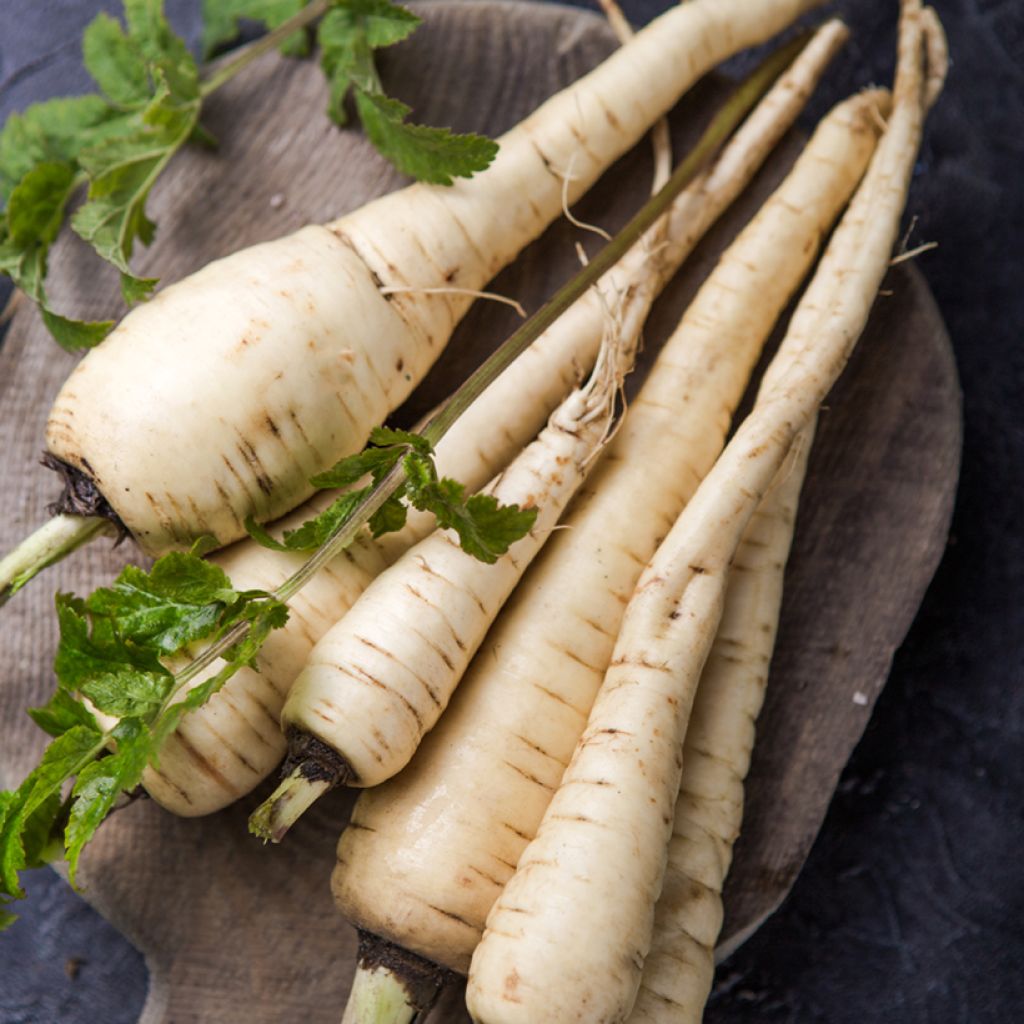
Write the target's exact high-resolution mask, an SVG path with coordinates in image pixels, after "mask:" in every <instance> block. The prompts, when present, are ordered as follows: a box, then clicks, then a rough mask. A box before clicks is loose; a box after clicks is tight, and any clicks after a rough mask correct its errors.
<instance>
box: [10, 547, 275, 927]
mask: <svg viewBox="0 0 1024 1024" xmlns="http://www.w3.org/2000/svg"><path fill="white" fill-rule="evenodd" d="M198 546H199V545H197V548H198ZM57 615H58V621H59V624H60V633H61V636H60V643H59V646H58V649H57V657H56V661H55V669H56V673H57V680H58V690H57V692H56V693H55V694H54V696H53V697H52V698H51V700H50V701H49V702H48V703H47V704H46V705H44V706H43V707H41V708H35V709H33V710H32V711H30V714H31V716H32V718H33V719H34V720H35V721H36V722H37V724H38V725H39V726H40V727H41V728H42V729H44V730H45V731H47V732H49V733H51V734H53V735H55V736H56V737H57V738H56V739H55V740H54V741H53V742H52V743H51V744H50V746H49V747H48V748H47V750H46V752H45V754H44V755H43V759H42V761H41V763H40V764H39V766H38V767H37V768H36V769H35V770H34V771H33V772H32V773H31V774H30V775H29V776H28V778H26V780H25V781H24V782H23V783H22V785H21V786H20V787H19V789H18V790H17V791H15V792H4V793H0V928H3V927H6V926H7V925H8V924H10V922H11V921H12V920H13V915H12V914H10V912H9V911H7V910H6V909H4V907H5V906H6V905H7V904H9V903H10V901H11V900H12V899H17V898H21V897H22V896H23V895H24V892H23V890H22V888H21V885H20V882H19V877H18V876H19V873H20V872H21V871H22V870H24V869H25V868H28V867H33V866H37V865H39V864H42V863H44V862H45V861H48V860H49V859H51V858H52V857H53V856H54V855H55V851H56V850H57V849H58V847H55V845H54V840H55V838H56V837H57V836H58V835H59V834H60V833H61V832H62V831H63V835H64V843H65V846H66V852H67V858H68V862H69V864H70V870H71V877H72V881H73V880H74V877H75V872H76V870H77V865H78V859H79V856H80V854H81V852H82V849H83V848H84V846H85V844H86V843H87V842H88V841H89V840H90V838H91V837H92V836H93V835H94V834H95V831H96V829H97V828H98V827H99V825H100V823H101V822H102V821H103V819H104V818H105V817H106V815H107V814H109V813H110V810H111V808H112V807H113V806H114V804H115V801H116V800H117V797H118V794H119V793H121V792H124V791H130V790H132V789H134V788H135V787H136V786H137V785H138V784H139V782H140V781H141V779H142V776H143V772H144V771H145V768H146V765H147V763H150V762H154V763H155V761H156V758H157V756H158V754H159V747H160V744H161V743H162V742H163V740H164V739H166V737H167V736H168V735H169V733H170V732H171V731H173V729H174V728H175V726H176V725H177V724H178V723H179V722H180V720H181V717H182V715H184V714H185V713H186V712H187V711H189V710H191V709H193V708H196V707H198V706H200V704H202V703H204V702H205V700H206V699H208V698H209V696H210V695H211V694H212V693H214V692H215V691H216V690H217V689H219V687H220V686H222V685H223V684H224V682H225V681H226V680H227V679H229V678H230V677H231V675H232V674H233V673H235V672H237V671H238V669H239V668H240V667H241V666H242V665H246V664H250V663H252V661H253V659H254V658H255V656H256V654H257V653H258V651H259V649H260V646H261V645H262V644H263V643H264V641H265V640H266V638H267V636H269V635H270V633H271V632H272V631H273V630H274V629H278V628H279V627H281V626H282V625H284V623H285V622H286V621H287V618H288V611H287V608H286V606H285V605H284V604H282V603H281V602H280V601H278V600H277V599H276V598H274V597H273V596H272V595H269V594H267V593H265V592H264V591H260V590H247V591H242V592H239V591H237V590H235V589H234V587H233V586H232V585H231V581H230V580H229V579H228V577H227V576H226V575H225V574H224V573H223V571H222V570H220V569H219V568H217V567H216V566H213V565H209V564H207V563H205V562H203V561H202V560H201V559H200V558H199V557H198V556H197V555H196V554H194V553H191V552H190V553H188V554H183V553H180V552H176V553H174V554H171V555H167V556H165V557H164V558H161V559H160V560H158V561H157V562H156V563H155V565H154V566H153V568H152V570H151V571H150V572H148V573H147V572H144V571H143V570H141V569H138V568H136V567H134V566H130V567H128V568H127V569H125V570H124V571H122V572H121V574H120V575H119V576H118V577H117V579H116V580H115V581H114V583H113V584H112V585H111V586H110V587H104V588H101V589H100V590H98V591H96V592H95V593H93V594H92V595H90V596H89V597H88V598H86V599H85V600H83V599H81V598H78V597H74V596H72V595H70V594H60V595H58V598H57ZM239 623H245V624H247V625H248V627H249V629H248V633H247V635H245V636H244V637H243V638H242V639H241V640H240V641H239V642H238V643H236V644H235V645H234V646H233V647H231V648H229V649H228V650H227V652H226V653H225V655H224V658H225V664H224V666H223V668H222V669H221V670H220V671H219V672H218V673H217V674H216V675H214V676H212V677H211V678H209V679H204V680H202V681H201V682H200V683H199V685H198V686H195V687H194V688H193V689H192V690H191V691H189V692H187V693H184V694H181V693H178V692H177V691H178V688H180V687H183V686H184V683H183V681H181V680H179V678H176V677H175V676H173V675H172V674H171V673H170V672H169V671H168V669H167V668H166V667H165V666H164V664H163V663H162V661H161V657H167V656H172V655H175V654H178V653H180V652H181V650H182V649H183V648H184V647H186V646H187V645H188V644H190V643H192V642H194V641H196V640H197V639H200V638H201V637H204V636H208V635H211V634H215V635H216V636H217V637H218V638H220V637H223V636H224V635H225V633H226V631H227V630H229V629H231V628H232V627H233V626H235V625H237V624H239ZM76 694H81V696H82V697H83V698H86V699H88V700H89V701H90V702H91V703H92V704H93V705H94V706H95V707H96V708H97V709H99V710H100V711H103V712H105V713H107V714H111V715H114V716H116V717H118V718H119V719H120V720H119V721H118V722H117V724H116V725H114V726H113V727H112V728H111V729H109V730H107V731H103V730H102V729H101V728H100V726H99V725H98V723H97V721H96V719H95V717H94V716H93V714H92V712H91V711H90V710H89V709H88V708H87V707H86V706H85V705H84V703H83V702H82V700H80V699H79V698H78V696H76ZM179 698H180V699H179ZM111 748H112V750H111ZM71 779H74V780H75V781H74V784H73V786H72V788H71V792H70V794H69V795H68V797H67V799H63V800H62V799H61V797H62V794H63V792H64V789H65V786H66V783H67V782H68V781H69V780H71Z"/></svg>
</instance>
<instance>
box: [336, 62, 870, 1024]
mask: <svg viewBox="0 0 1024 1024" xmlns="http://www.w3.org/2000/svg"><path fill="white" fill-rule="evenodd" d="M804 73H805V74H806V73H807V67H806V66H804ZM812 77H813V76H812ZM783 88H785V87H783ZM788 88H792V84H791V83H790V84H789V86H788ZM880 98H881V97H880V94H872V95H869V96H862V97H857V98H855V99H853V100H850V101H847V102H846V103H844V104H841V105H840V106H839V107H838V108H837V109H836V110H835V111H833V112H832V113H831V114H830V115H829V116H828V117H827V118H826V119H825V120H824V121H823V122H822V124H821V125H820V126H819V127H818V129H817V131H816V132H815V133H814V136H813V137H812V139H811V141H810V143H809V144H808V146H807V148H806V150H805V152H804V153H803V154H802V155H801V157H800V158H799V159H798V161H797V163H796V165H795V166H794V168H793V169H792V171H791V172H790V174H789V175H788V176H787V178H786V180H785V181H784V182H783V183H782V184H781V185H780V186H779V188H778V189H777V191H776V192H775V194H774V195H773V196H772V197H771V198H770V199H769V200H768V202H767V203H766V204H765V206H764V207H763V208H762V210H761V211H760V212H759V213H758V215H757V216H756V217H755V218H754V219H753V220H752V221H751V223H750V224H749V225H748V226H747V228H745V229H744V231H743V232H742V233H741V234H740V235H739V236H738V237H737V239H736V241H735V242H734V243H733V244H732V246H731V247H730V248H729V250H728V251H727V252H726V253H725V254H724V255H723V257H722V259H721V261H720V262H719V264H718V266H717V267H716V268H715V270H714V271H713V273H712V275H711V276H710V278H709V279H708V281H707V282H706V283H705V285H704V286H703V287H702V288H701V290H700V292H699V293H698V295H697V297H696V298H695V299H694V301H693V303H692V304H691V306H690V308H689V309H688V310H687V313H686V315H685V317H684V319H683V322H682V324H681V326H680V328H679V330H678V331H677V332H676V333H675V334H674V336H673V337H672V339H670V341H669V342H668V343H667V345H666V347H665V348H664V350H663V351H662V353H661V354H660V356H659V358H658V360H657V362H656V365H655V367H654V369H653V370H652V371H651V375H650V377H649V379H648V381H647V382H646V384H645V385H644V388H643V389H642V390H641V393H640V395H639V396H638V397H637V399H636V400H635V401H634V402H633V404H632V407H631V409H630V411H629V414H628V416H627V418H626V421H625V424H624V426H623V428H622V429H621V430H620V432H619V434H618V435H617V436H616V438H615V439H614V441H613V442H612V444H611V445H610V446H609V448H608V450H607V451H606V452H605V455H604V457H603V459H602V462H601V464H600V465H599V467H598V469H597V470H596V471H595V473H594V474H593V477H592V479H591V481H590V482H588V485H587V488H586V493H585V500H582V501H581V500H580V499H579V498H578V499H577V501H576V503H575V504H574V507H573V508H572V509H571V510H570V514H569V516H568V517H567V524H568V525H569V527H570V529H567V530H563V531H560V532H559V534H558V536H557V537H555V538H553V539H552V541H551V542H550V543H549V545H548V546H547V548H546V549H545V552H544V553H543V554H542V555H541V557H540V559H539V560H538V563H537V565H535V566H534V567H533V569H532V570H531V572H530V573H529V574H528V575H527V578H526V579H524V581H523V583H522V584H521V586H520V588H519V589H518V590H517V592H516V594H515V595H513V597H512V599H511V601H510V602H509V604H508V605H507V606H506V608H505V610H504V612H503V614H502V617H501V619H500V620H499V621H498V623H497V624H496V626H495V628H494V629H493V630H492V632H491V634H490V635H489V637H488V639H487V641H486V643H485V646H484V648H483V649H482V650H481V652H480V654H479V655H478V656H477V658H476V659H475V661H474V662H473V664H472V666H471V667H470V670H469V672H468V674H467V677H466V679H465V680H464V682H463V685H462V688H461V689H460V692H459V693H458V694H457V695H456V697H455V700H454V701H453V703H452V706H451V707H450V708H449V710H448V712H447V714H446V715H445V717H444V719H443V720H442V721H441V723H440V724H439V726H438V728H437V729H436V730H435V731H434V732H433V733H432V734H431V735H430V736H428V737H427V739H426V741H425V743H424V746H423V748H422V749H421V750H420V752H419V754H418V755H417V757H416V760H415V761H414V763H413V764H412V765H411V766H410V769H409V770H408V771H406V772H404V773H403V774H402V775H400V776H398V777H397V778H396V779H394V780H392V782H390V783H388V784H387V785H386V786H382V787H379V788H377V789H375V790H370V791H368V792H367V793H365V794H363V796H362V797H361V798H360V800H359V802H358V803H357V805H356V808H355V811H354V813H353V817H352V822H351V824H350V826H349V828H348V829H347V830H346V832H345V833H344V834H343V835H342V838H341V841H340V842H339V846H338V864H337V866H336V868H335V872H334V876H333V878H332V888H333V890H334V895H335V900H336V902H337V904H338V906H339V907H340V908H341V910H342V911H343V912H344V913H345V914H346V915H347V916H348V917H349V918H350V919H351V920H352V921H353V922H354V923H355V924H357V925H358V926H359V927H360V928H362V929H365V930H367V931H369V932H372V933H374V934H376V935H378V936H381V937H383V938H385V939H388V940H390V941H392V942H394V943H395V944H397V945H399V946H404V947H406V948H407V949H409V950H411V951H412V952H414V953H416V954H418V955H420V956H423V957H426V958H428V959H430V960H434V961H436V962H437V963H440V964H443V965H445V966H447V967H450V968H452V969H453V970H456V971H460V972H463V973H464V972H465V971H466V969H467V968H468V965H469V958H470V955H471V953H472V951H473V948H474V947H475V945H476V943H477V942H478V940H479V937H480V934H481V931H482V929H483V923H484V919H485V917H486V915H487V912H488V910H489V908H490V907H491V905H492V903H493V901H494V900H495V898H496V897H497V895H498V893H499V892H500V891H501V888H502V886H503V885H504V884H505V882H506V881H507V879H508V878H509V877H510V875H511V873H512V871H513V870H514V868H515V864H516V861H517V859H518V858H519V855H520V853H521V852H522V850H523V848H524V847H525V845H526V843H527V842H528V841H529V840H530V838H531V837H532V836H533V834H534V832H535V831H536V828H537V825H538V824H539V822H540V819H541V817H542V815H543V813H544V809H545V807H546V806H547V803H548V801H549V799H550V797H551V793H552V792H553V790H554V788H555V786H556V785H557V783H558V781H559V779H560V778H561V774H562V771H563V770H564V767H565V764H566V763H567V762H568V760H569V757H570V755H571V753H572V749H573V747H574V746H575V743H576V740H577V738H578V736H579V734H580V732H581V731H582V729H583V726H584V724H585V721H586V715H587V712H588V711H589V708H590V704H591V702H592V701H593V697H594V694H595V693H596V691H597V688H598V686H599V685H600V681H601V678H602V676H603V674H604V670H605V667H606V665H607V662H608V660H609V658H610V656H611V648H612V644H613V643H614V638H615V635H616V633H617V631H618V627H619V623H620V621H621V616H622V612H623V609H624V605H625V602H626V601H627V600H628V596H629V594H630V592H631V591H632V588H633V586H634V584H635V581H636V579H637V577H638V576H639V574H640V571H641V568H642V566H643V564H644V561H645V560H646V559H648V558H650V555H651V554H652V553H653V551H654V549H655V547H656V546H657V543H658V540H659V539H660V537H661V536H662V535H663V533H664V531H665V530H666V529H667V527H668V525H669V524H670V523H671V521H672V519H673V518H674V517H675V516H676V515H678V512H679V510H680V509H681V508H682V506H683V505H684V504H685V502H686V500H687V499H688V497H689V496H690V494H691V493H692V491H693V489H694V488H695V486H696V484H697V481H698V480H699V479H700V477H702V476H703V474H704V473H705V472H707V470H708V468H709V467H710V465H711V463H712V462H713V460H714V458H715V455H716V454H717V452H718V451H719V449H720V446H721V444H722V442H723V440H724V434H725V431H726V429H727V427H728V423H729V417H730V414H731V411H732V408H733V407H734V406H735V404H736V402H738V400H739V397H740V394H741V393H742V391H743V388H744V384H745V381H746V378H747V376H748V374H749V372H750V370H751V368H752V366H753V364H754V362H755V361H756V358H757V354H758V352H759V350H760V346H761V345H762V343H763V341H764V339H765V338H766V337H767V336H768V334H769V332H770V330H771V327H772V324H773V322H774V320H775V318H776V317H777V316H778V314H779V312H780V311H781V310H782V308H783V307H784V305H785V303H786V301H787V300H788V297H789V295H790V294H791V293H792V291H793V290H794V289H795V288H796V286H797V284H798V283H799V281H800V279H801V277H802V275H803V273H804V272H805V271H806V269H807V268H808V266H809V265H810V262H811V261H812V259H813V255H814V249H815V246H816V244H817V243H818V241H819V239H820V238H821V237H822V236H823V234H824V233H825V232H826V231H827V230H828V226H829V225H830V223H831V222H832V220H833V218H834V217H835V216H836V214H837V213H838V211H839V209H840V208H841V207H842V206H843V205H844V204H845V202H846V200H847V198H848V196H849V194H850V193H851V192H852V190H853V189H854V187H855V186H856V184H857V182H858V180H859V179H860V176H861V173H862V171H863V168H864V166H865V165H866V164H867V161H868V158H869V157H870V154H871V152H872V151H873V148H874V143H875V127H874V125H875V119H874V117H873V116H872V108H873V105H874V103H875V102H877V101H878V100H879V99H880ZM797 105H799V104H797ZM538 1019H543V1018H538Z"/></svg>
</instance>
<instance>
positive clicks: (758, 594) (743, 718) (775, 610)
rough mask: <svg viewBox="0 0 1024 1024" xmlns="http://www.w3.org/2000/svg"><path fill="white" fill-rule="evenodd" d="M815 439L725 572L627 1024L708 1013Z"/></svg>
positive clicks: (688, 1019)
mask: <svg viewBox="0 0 1024 1024" xmlns="http://www.w3.org/2000/svg"><path fill="white" fill-rule="evenodd" d="M813 436H814V425H813V423H812V424H811V425H810V426H808V427H806V428H805V429H804V430H803V431H802V432H801V433H800V434H798V435H797V438H796V440H795V441H794V443H793V446H792V448H791V450H790V453H789V457H788V458H787V459H786V461H785V462H784V463H783V465H782V468H781V469H780V470H779V472H778V474H777V476H776V479H775V481H774V482H773V483H772V486H771V488H770V489H769V491H768V493H767V494H766V495H765V496H764V499H763V500H762V501H761V504H760V505H758V507H757V511H756V512H755V513H754V515H753V517H752V518H751V520H750V523H749V524H748V526H747V529H746V532H745V533H744V534H743V540H742V541H741V542H740V546H739V548H738V550H737V552H736V557H735V558H734V559H733V560H732V564H731V565H730V567H729V574H728V582H727V584H726V591H725V605H724V609H723V611H722V620H721V622H720V623H719V625H718V631H717V633H716V635H715V641H714V643H713V644H712V647H711V652H710V653H709V654H708V660H707V662H706V663H705V665H704V669H703V671H702V672H701V676H700V682H699V683H698V685H697V695H696V697H695V698H694V702H693V710H692V712H691V714H690V721H689V724H688V725H687V727H686V740H685V742H684V744H683V777H682V783H681V787H680V790H679V796H678V798H677V799H676V809H675V820H674V824H673V826H672V838H671V840H670V841H669V846H668V862H667V864H666V867H665V879H664V883H663V885H662V889H661V895H660V897H659V898H658V903H657V905H656V907H655V910H654V930H653V933H652V936H651V949H650V952H649V953H648V955H647V958H646V959H645V961H644V970H643V974H642V975H641V978H640V989H639V991H638V992H637V997H636V1003H635V1004H634V1006H633V1010H632V1013H631V1014H630V1015H629V1018H628V1020H629V1024H700V1020H701V1018H702V1016H703V1009H704V1003H705V1001H706V999H707V996H708V992H709V991H710V989H711V981H712V978H713V976H714V969H715V956H714V947H715V942H716V940H717V938H718V933H719V931H720V930H721V927H722V885H723V883H724V882H725V876H726V874H727V873H728V870H729V865H730V863H731V861H732V849H733V844H734V843H735V842H736V839H737V837H738V836H739V832H740V823H741V821H742V818H743V780H744V779H745V778H746V775H747V770H748V769H749V767H750V754H751V751H752V749H753V746H754V726H755V723H756V721H757V716H758V714H759V712H760V710H761V704H762V703H763V701H764V693H765V686H766V684H767V682H768V665H769V663H770V661H771V657H772V650H773V648H774V646H775V634H776V631H777V629H778V623H779V608H780V606H781V604H782V583H783V575H784V570H785V566H786V560H787V558H788V557H789V548H790V543H791V541H792V539H793V526H794V523H795V522H796V510H797V502H798V500H799V497H800V489H801V487H802V485H803V480H804V475H805V471H806V469H807V458H808V455H809V454H810V449H811V443H812V441H813Z"/></svg>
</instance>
